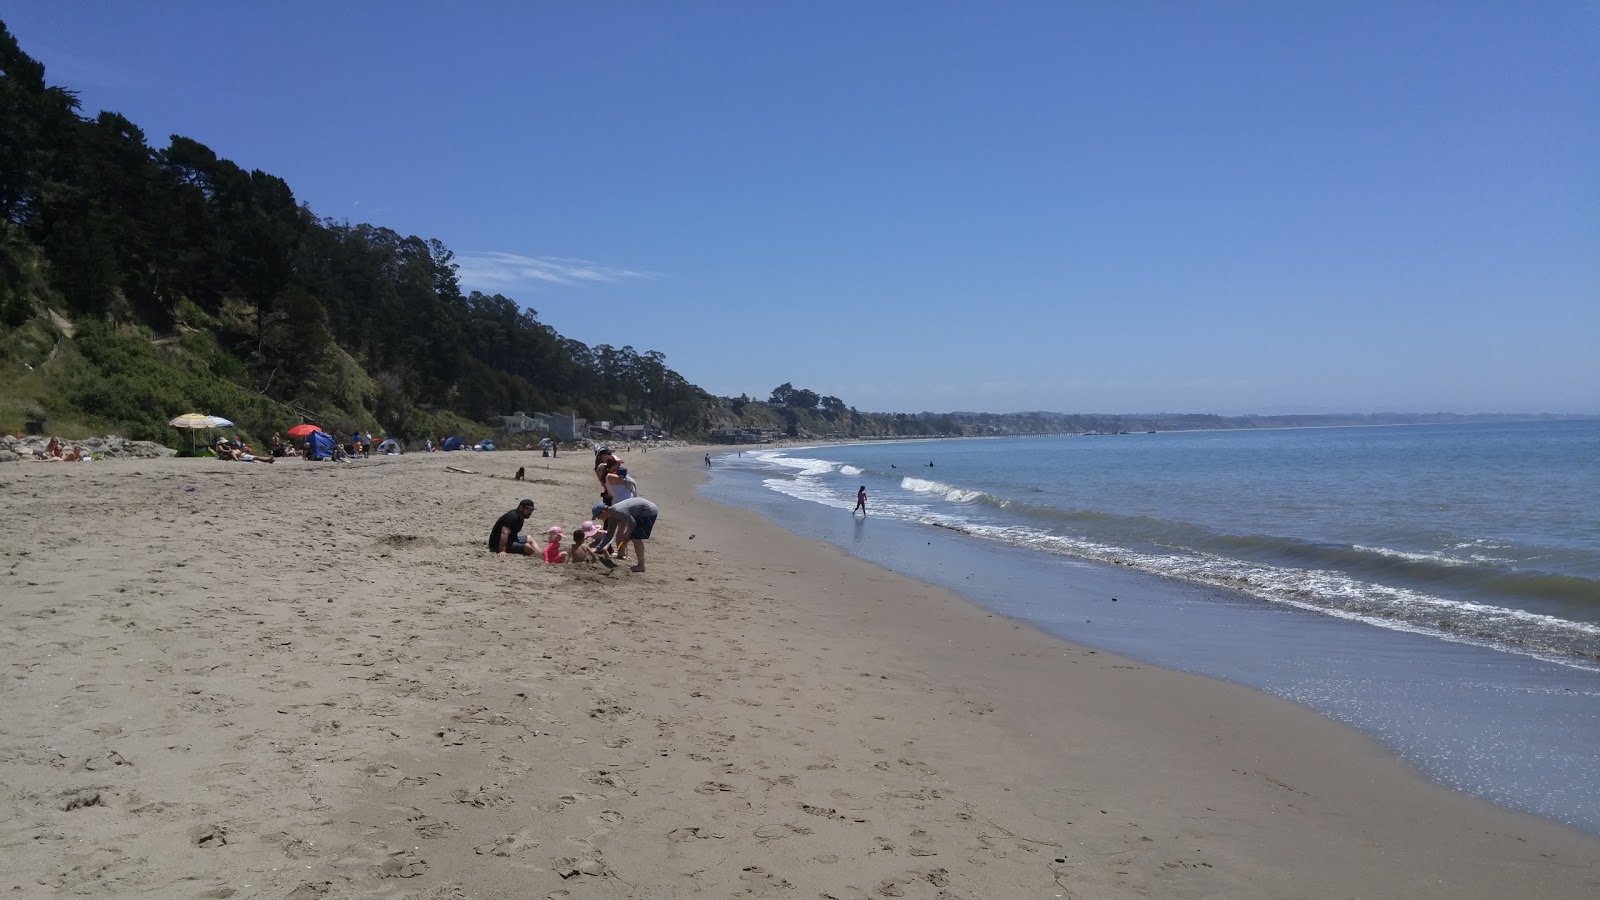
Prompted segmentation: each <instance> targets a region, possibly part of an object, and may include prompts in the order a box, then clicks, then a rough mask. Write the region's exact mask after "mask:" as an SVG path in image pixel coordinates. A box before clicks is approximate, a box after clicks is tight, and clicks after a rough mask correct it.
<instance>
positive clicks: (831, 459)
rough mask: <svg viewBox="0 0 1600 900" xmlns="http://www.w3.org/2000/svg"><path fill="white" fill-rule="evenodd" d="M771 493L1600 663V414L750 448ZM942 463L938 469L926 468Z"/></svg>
mask: <svg viewBox="0 0 1600 900" xmlns="http://www.w3.org/2000/svg"><path fill="white" fill-rule="evenodd" d="M727 462H728V463H731V464H733V465H734V466H735V467H736V468H739V469H744V470H746V471H749V472H750V473H751V474H762V473H763V470H764V474H762V477H763V481H764V483H765V485H766V486H767V487H768V488H769V489H770V490H772V491H775V492H777V493H781V494H784V495H786V496H789V497H793V498H795V499H799V500H804V501H809V502H813V503H818V504H823V505H827V506H832V507H836V508H842V509H850V508H851V507H852V506H854V504H855V493H856V489H857V487H859V486H860V485H863V484H864V485H866V487H867V492H868V495H869V498H870V500H869V502H870V507H871V515H874V516H886V517H891V518H901V519H906V520H911V521H917V522H923V523H929V524H936V525H940V526H943V527H946V528H952V529H956V530H959V531H962V532H964V533H967V534H969V535H971V536H972V537H974V538H975V539H979V540H987V541H993V542H998V543H1007V544H1012V545H1016V546H1022V547H1028V548H1031V549H1034V550H1037V551H1039V552H1043V553H1055V554H1061V555H1065V556H1071V557H1076V558H1081V559H1086V560H1094V561H1099V562H1107V563H1114V564H1117V565H1123V566H1128V567H1131V568H1134V569H1137V570H1140V571H1145V572H1149V573H1152V574H1156V575H1162V576H1166V577H1170V578H1176V579H1182V580H1186V581H1190V582H1193V583H1197V584H1205V585H1214V586H1223V587H1228V588H1230V589H1234V590H1239V591H1242V592H1244V593H1247V594H1250V595H1252V596H1256V597H1259V598H1260V599H1263V600H1267V601H1270V602H1275V603H1285V604H1294V605H1299V606H1303V607H1307V608H1312V609H1316V610H1318V611H1320V612H1323V613H1325V614H1329V615H1337V616H1345V617H1352V618H1358V619H1360V620H1362V621H1365V622H1368V623H1369V624H1372V625H1376V626H1380V627H1386V628H1398V629H1411V630H1418V631H1423V632H1426V633H1429V634H1433V635H1435V636H1438V637H1441V638H1447V639H1450V640H1462V641H1474V642H1482V643H1486V644H1490V645H1493V646H1496V647H1499V648H1502V649H1506V650H1512V651H1516V652H1523V653H1528V654H1533V655H1538V656H1542V657H1547V658H1552V659H1561V660H1563V661H1567V662H1571V663H1574V664H1586V665H1596V666H1600V422H1554V423H1527V424H1508V425H1466V426H1394V427H1376V428H1317V429H1286V430H1272V431H1216V432H1172V433H1164V434H1130V435H1101V436H1079V437H1039V438H1018V439H995V440H969V441H930V442H902V443H892V444H869V445H847V446H829V447H825V448H813V449H810V450H791V451H777V452H774V451H761V450H754V451H745V452H744V453H743V455H742V456H739V455H731V456H730V457H729V459H728V460H727ZM929 462H932V463H933V465H932V466H931V467H930V466H928V465H927V463H929Z"/></svg>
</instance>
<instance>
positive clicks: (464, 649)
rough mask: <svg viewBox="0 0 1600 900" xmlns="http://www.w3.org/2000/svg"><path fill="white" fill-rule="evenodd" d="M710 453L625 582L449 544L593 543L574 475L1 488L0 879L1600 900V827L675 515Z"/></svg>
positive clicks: (698, 513) (176, 891)
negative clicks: (553, 530)
mask: <svg viewBox="0 0 1600 900" xmlns="http://www.w3.org/2000/svg"><path fill="white" fill-rule="evenodd" d="M704 452H706V451H705V450H704V449H702V448H698V447H697V448H686V449H680V450H673V451H660V452H656V453H648V454H643V455H640V456H638V457H635V458H630V459H629V461H628V462H629V466H630V469H632V470H633V472H634V474H635V477H637V478H638V479H639V481H640V482H641V484H642V485H643V486H644V487H645V488H646V496H650V497H651V498H652V499H655V500H656V501H657V502H658V503H659V504H660V505H661V508H662V519H661V524H660V525H659V526H658V527H657V530H656V535H655V539H653V540H652V541H651V552H650V555H649V571H648V572H646V573H644V574H642V575H628V574H627V573H626V572H622V571H618V572H613V573H612V574H611V575H606V574H604V573H603V572H602V571H601V570H599V569H595V568H586V567H576V568H565V567H550V566H544V565H542V564H541V563H538V562H535V561H534V559H531V558H530V559H507V560H500V559H496V558H494V557H492V556H490V555H488V553H487V551H486V550H484V549H483V547H482V544H483V540H484V538H485V536H486V534H487V530H488V526H489V524H490V523H491V522H492V521H493V520H494V517H495V516H498V515H499V514H500V513H501V512H503V511H504V510H505V509H507V508H509V507H510V506H512V505H514V504H515V502H516V499H517V498H518V497H520V496H531V497H534V498H535V499H536V500H537V502H538V505H539V511H538V512H537V513H536V514H535V517H534V519H533V520H532V521H531V522H530V523H529V524H530V526H534V527H533V528H532V530H534V531H539V530H542V529H543V528H544V527H545V526H546V525H549V524H561V525H564V526H567V527H568V528H570V527H571V526H572V525H574V524H576V522H577V521H579V520H580V519H581V518H585V517H586V510H587V508H588V505H589V503H590V502H592V496H591V495H592V493H593V482H592V476H591V475H590V474H589V473H588V471H587V469H586V466H585V465H584V463H585V457H586V454H579V453H573V454H571V455H570V456H568V455H563V456H562V457H560V458H558V459H555V460H549V459H543V458H541V457H539V456H538V455H537V454H535V453H526V452H504V453H494V454H473V455H462V454H413V455H408V456H403V457H398V458H395V459H389V460H377V459H374V460H369V461H362V462H357V463H352V464H348V465H338V466H336V465H335V464H332V463H322V464H309V463H297V464H296V463H291V464H288V465H274V466H250V465H242V464H235V463H223V462H218V461H212V460H158V461H148V462H146V461H140V462H128V463H122V464H119V465H116V466H114V467H113V466H81V467H58V466H49V467H44V466H41V467H17V468H8V469H5V470H0V482H4V484H3V486H0V487H3V491H0V509H3V510H4V514H5V516H6V518H7V519H8V521H11V522H27V523H29V525H30V527H29V528H28V529H25V530H18V531H14V532H13V534H14V535H15V539H14V541H13V542H12V543H11V545H10V546H8V547H7V548H5V549H4V551H3V553H4V555H0V579H3V580H0V585H3V586H4V590H3V591H0V594H3V595H4V599H3V601H0V605H3V608H4V611H5V613H6V616H5V622H6V624H5V626H4V628H3V629H0V648H3V649H4V656H5V658H6V659H7V662H8V674H10V675H11V676H12V677H11V678H9V679H7V681H6V682H5V683H4V686H3V687H0V702H3V703H4V704H5V708H6V709H7V710H8V712H9V716H8V721H7V723H6V725H5V726H4V732H5V733H4V736H3V739H0V747H3V748H4V753H3V754H0V784H3V785H4V787H5V788H6V791H7V796H8V797H9V798H10V799H11V800H12V803H11V804H9V807H10V808H9V810H8V811H7V812H5V813H0V822H3V824H4V829H3V832H0V833H4V834H5V835H6V837H5V838H4V842H5V845H6V847H7V855H8V858H9V859H11V860H12V861H13V863H12V866H11V867H10V871H8V872H7V873H6V875H5V877H4V879H0V882H3V883H4V884H5V886H6V887H8V888H9V889H11V890H14V891H17V892H18V895H19V896H32V895H36V894H38V893H40V892H41V891H43V892H46V893H78V894H85V895H90V896H107V897H190V896H192V897H207V898H224V897H234V898H241V900H244V898H256V897H260V898H274V900H277V898H293V900H310V898H315V897H330V898H332V897H346V896H396V897H410V898H418V900H423V898H425V900H456V898H477V897H511V896H516V897H536V898H537V897H568V896H570V897H574V898H576V897H586V896H587V897H676V896H689V895H691V894H700V893H704V894H707V895H710V896H718V895H729V894H741V895H749V896H763V895H765V896H790V897H796V898H798V897H810V896H832V897H836V898H866V897H880V896H907V897H928V898H933V897H950V898H995V897H1022V896H1040V895H1043V896H1054V895H1057V894H1059V895H1062V896H1067V897H1080V898H1081V897H1101V896H1131V895H1139V894H1154V895H1157V896H1229V897H1288V896H1292V897H1324V896H1328V897H1334V896H1374V895H1377V896H1394V895H1404V896H1438V897H1462V896H1482V897H1499V896H1513V895H1515V896H1522V897H1569V896H1577V895H1580V894H1582V893H1584V889H1585V888H1588V889H1589V890H1593V889H1594V886H1595V884H1596V883H1597V882H1600V868H1597V866H1600V863H1597V860H1600V841H1596V840H1595V839H1593V838H1591V837H1589V836H1587V835H1584V834H1581V833H1579V832H1576V831H1573V830H1571V829H1567V828H1564V827H1562V826H1559V825H1556V824H1554V823H1550V822H1546V821H1543V820H1540V819H1536V818H1534V817H1532V816H1527V815H1524V814H1520V813H1514V812H1510V811H1507V810H1503V809H1499V808H1497V807H1494V806H1492V805H1490V804H1488V803H1487V802H1486V801H1481V800H1476V799H1474V798H1471V797H1468V796H1466V795H1462V794H1457V793H1455V792H1453V791H1450V790H1449V789H1446V788H1443V787H1439V786H1437V785H1434V784H1432V783H1430V782H1427V781H1426V780H1425V779H1423V778H1422V777H1421V776H1420V775H1418V774H1416V773H1415V772H1413V771H1412V770H1411V769H1410V768H1409V767H1408V766H1406V765H1405V764H1404V763H1403V762H1401V761H1400V760H1399V759H1398V758H1397V757H1395V756H1394V755H1393V754H1391V753H1389V752H1388V751H1386V750H1384V749H1382V748H1381V747H1380V746H1378V745H1377V744H1376V743H1375V742H1373V741H1371V740H1369V739H1367V738H1365V737H1364V736H1362V735H1360V734H1359V733H1356V732H1354V731H1353V730H1351V729H1347V728H1345V727H1343V726H1339V725H1336V724H1335V723H1333V722H1330V721H1328V720H1326V719H1323V718H1322V717H1321V716H1319V715H1317V714H1316V713H1313V712H1310V711H1309V710H1305V709H1302V708H1300V707H1297V706H1294V705H1293V704H1291V703H1289V702H1288V701H1284V700H1279V699H1276V698H1272V697H1268V696H1266V695H1262V694H1259V693H1257V692H1255V691H1253V690H1250V689H1248V688H1242V687H1238V686H1235V685H1230V684H1226V683H1222V682H1217V681H1213V680H1211V679H1207V678H1204V677H1201V676H1193V675H1185V674H1181V673H1175V672H1169V671H1165V670H1161V669H1156V668H1154V667H1151V666H1148V665H1145V664H1142V663H1135V662H1130V661H1128V660H1123V659H1120V658H1118V657H1116V656H1114V655H1112V654H1110V653H1106V652H1103V651H1093V650H1088V649H1086V648H1081V647H1075V646H1073V645H1071V644H1067V643H1064V642H1062V641H1059V640H1057V639H1056V638H1053V637H1050V636H1048V635H1045V634H1043V633H1042V632H1038V631H1035V630H1033V629H1032V628H1030V627H1027V626H1024V625H1022V624H1021V623H1018V622H1014V621H1011V620H1007V619H1005V618H1003V617H1000V616H997V615H992V614H989V613H986V612H985V611H983V610H982V609H980V608H978V607H976V606H974V605H972V604H970V603H968V602H967V601H966V600H964V599H962V598H960V597H959V596H957V595H955V594H952V593H949V592H946V591H943V590H940V589H937V588H933V587H930V586H928V585H924V584H922V583H920V582H917V581H914V580H912V579H910V578H906V577H903V576H900V575H896V574H893V573H890V572H887V571H886V570H883V569H880V568H878V567H876V566H874V565H872V564H870V563H867V562H864V561H861V560H858V559H855V558H853V557H850V556H849V555H848V554H846V553H844V552H842V551H839V550H837V549H835V548H833V547H832V546H830V545H826V544H823V543H820V542H816V541H811V540H808V539H805V538H801V537H798V536H795V535H793V534H790V533H788V532H786V531H784V530H783V529H782V527H781V526H780V525H778V524H776V523H774V522H770V521H768V520H766V519H764V518H763V517H761V516H760V515H759V514H757V513H754V512H751V511H746V510H739V509H734V508H730V507H724V506H720V505H718V504H716V503H714V502H713V501H710V500H707V499H704V498H700V497H698V496H697V492H696V491H697V488H696V485H697V484H698V482H699V480H700V477H701V472H702V469H701V467H700V464H699V463H700V455H701V454H702V453H704ZM447 465H449V466H453V467H463V468H468V469H471V470H474V473H471V474H460V473H454V472H449V471H446V470H445V467H446V466H447ZM518 466H525V467H526V469H527V472H528V475H529V480H528V481H527V482H526V483H516V482H512V481H510V480H509V478H508V476H509V474H510V472H511V471H513V470H514V469H515V468H516V467H518ZM486 475H494V476H496V477H484V476H486ZM190 488H193V489H194V490H192V491H191V490H189V489H190ZM89 520H92V521H94V522H95V523H96V525H95V528H93V529H91V531H90V532H89V533H85V532H84V530H83V528H82V524H83V523H84V522H85V521H89ZM1058 860H1059V862H1058ZM563 892H564V893H563Z"/></svg>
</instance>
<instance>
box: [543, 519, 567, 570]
mask: <svg viewBox="0 0 1600 900" xmlns="http://www.w3.org/2000/svg"><path fill="white" fill-rule="evenodd" d="M566 537H567V535H566V532H564V531H562V530H561V526H560V525H551V526H550V527H549V528H546V529H545V531H544V561H545V562H547V563H555V564H557V565H560V564H561V563H564V562H566V561H567V551H565V550H563V549H561V542H562V541H563V540H565V539H566Z"/></svg>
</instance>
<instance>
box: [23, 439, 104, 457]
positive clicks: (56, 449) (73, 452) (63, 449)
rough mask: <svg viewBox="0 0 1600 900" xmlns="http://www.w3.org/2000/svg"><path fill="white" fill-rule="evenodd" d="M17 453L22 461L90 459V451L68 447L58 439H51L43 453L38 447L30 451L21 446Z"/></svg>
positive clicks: (75, 446)
mask: <svg viewBox="0 0 1600 900" xmlns="http://www.w3.org/2000/svg"><path fill="white" fill-rule="evenodd" d="M16 453H17V455H18V457H19V458H20V459H25V460H35V461H38V462H82V461H83V460H86V459H89V458H90V457H89V453H88V451H86V450H83V449H82V448H80V447H78V446H77V445H73V446H71V447H68V446H67V445H66V444H63V443H62V442H61V439H60V438H58V437H53V438H51V439H50V443H48V444H46V445H45V447H44V450H42V451H41V450H39V448H38V447H37V446H35V447H34V449H33V450H31V451H29V450H26V449H24V448H23V447H22V446H20V445H19V446H18V447H17V448H16Z"/></svg>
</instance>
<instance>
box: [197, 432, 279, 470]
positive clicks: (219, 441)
mask: <svg viewBox="0 0 1600 900" xmlns="http://www.w3.org/2000/svg"><path fill="white" fill-rule="evenodd" d="M211 450H213V452H214V453H216V458H218V460H232V461H235V463H270V461H272V456H256V453H254V450H253V448H251V447H250V445H248V444H245V439H242V437H240V436H237V434H235V436H234V440H232V442H229V440H227V437H222V436H221V434H219V436H218V437H216V445H214V447H213V448H211Z"/></svg>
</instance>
